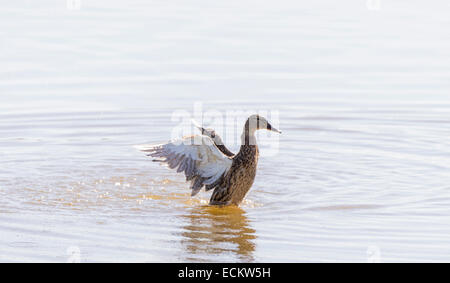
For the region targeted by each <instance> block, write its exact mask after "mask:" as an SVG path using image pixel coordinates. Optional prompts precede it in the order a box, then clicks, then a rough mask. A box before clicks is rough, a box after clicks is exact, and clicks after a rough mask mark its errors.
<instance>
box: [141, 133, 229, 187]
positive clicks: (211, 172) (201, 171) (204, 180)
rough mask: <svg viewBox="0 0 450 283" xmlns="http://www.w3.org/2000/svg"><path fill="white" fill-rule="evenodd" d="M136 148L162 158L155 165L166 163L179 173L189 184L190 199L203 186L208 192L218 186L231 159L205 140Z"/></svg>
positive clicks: (190, 139)
mask: <svg viewBox="0 0 450 283" xmlns="http://www.w3.org/2000/svg"><path fill="white" fill-rule="evenodd" d="M137 148H138V149H139V150H141V151H143V152H146V153H148V154H147V155H148V156H151V157H154V158H161V159H162V160H158V161H161V162H164V163H167V165H168V167H169V168H171V169H176V170H177V172H178V173H181V172H183V173H184V174H185V176H186V181H191V190H192V195H193V196H194V195H196V194H197V193H198V192H199V191H200V190H201V189H202V188H203V187H205V186H206V189H207V190H210V189H212V188H214V187H216V186H218V185H220V183H221V181H222V179H223V176H224V174H226V172H228V170H229V169H230V167H231V164H232V159H231V158H229V157H228V156H226V155H224V154H223V153H222V152H221V151H220V150H219V149H218V148H217V147H216V146H215V145H214V142H213V141H212V140H211V138H209V137H206V136H191V137H185V138H183V139H178V140H173V141H170V142H168V143H166V144H159V145H140V146H137Z"/></svg>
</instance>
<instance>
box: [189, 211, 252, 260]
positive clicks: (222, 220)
mask: <svg viewBox="0 0 450 283" xmlns="http://www.w3.org/2000/svg"><path fill="white" fill-rule="evenodd" d="M245 214H246V213H245V211H244V210H242V209H241V208H239V207H234V206H229V207H215V206H201V207H196V208H193V209H192V210H191V213H190V214H189V215H185V216H184V217H186V218H187V219H188V223H187V225H186V226H184V227H183V230H184V232H182V233H181V236H182V237H183V240H182V245H183V247H184V248H185V254H186V258H185V260H187V261H202V259H203V258H205V259H206V258H209V259H210V258H211V255H217V258H215V260H214V261H227V262H230V261H235V260H236V259H237V260H239V261H244V262H250V261H253V260H254V258H253V253H254V251H255V243H254V240H255V239H256V235H255V232H256V231H255V230H254V229H253V228H251V225H250V222H249V220H248V218H247V217H246V216H245Z"/></svg>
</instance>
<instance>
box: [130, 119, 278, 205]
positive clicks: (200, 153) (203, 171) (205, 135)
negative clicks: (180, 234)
mask: <svg viewBox="0 0 450 283" xmlns="http://www.w3.org/2000/svg"><path fill="white" fill-rule="evenodd" d="M202 129H203V128H202ZM261 129H264V130H269V131H273V132H277V133H281V132H280V131H279V130H277V129H275V128H274V127H272V125H270V123H269V122H268V121H267V120H266V119H265V118H264V117H261V116H259V115H252V116H250V117H249V118H248V119H247V121H246V122H245V126H244V130H243V132H242V135H241V147H240V150H239V152H238V153H237V154H233V153H232V152H231V151H229V150H228V149H227V148H226V147H225V146H224V145H223V142H222V139H221V138H220V137H219V136H218V135H217V134H215V132H214V131H213V130H211V129H209V130H207V129H203V130H202V135H194V136H189V137H184V138H182V139H178V140H173V141H170V142H168V143H166V144H160V145H141V146H139V147H138V148H139V149H140V150H141V151H143V152H146V153H148V156H151V157H153V158H155V159H154V161H159V162H163V163H167V165H168V166H169V168H171V169H176V170H177V172H179V173H181V172H184V174H185V175H186V181H190V182H191V186H190V187H191V190H192V192H191V196H195V195H196V194H197V193H198V192H199V191H200V190H201V189H202V188H203V187H205V190H206V191H209V190H214V191H213V193H212V195H211V199H210V202H209V204H210V205H239V204H240V203H241V201H242V200H243V199H244V198H245V195H246V194H247V192H248V191H249V190H250V188H251V186H252V185H253V181H254V180H255V176H256V169H257V164H258V155H259V153H258V146H257V144H256V137H255V132H256V131H257V130H261ZM221 146H223V147H221Z"/></svg>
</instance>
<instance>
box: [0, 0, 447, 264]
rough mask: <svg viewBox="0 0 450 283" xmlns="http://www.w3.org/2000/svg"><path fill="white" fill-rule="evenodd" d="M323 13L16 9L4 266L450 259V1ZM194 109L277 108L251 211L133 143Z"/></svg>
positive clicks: (273, 5)
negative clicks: (193, 189) (214, 195)
mask: <svg viewBox="0 0 450 283" xmlns="http://www.w3.org/2000/svg"><path fill="white" fill-rule="evenodd" d="M314 2H315V3H308V4H306V3H303V4H299V3H297V1H276V2H273V1H264V2H261V1H227V2H226V3H217V2H214V3H213V2H210V1H200V0H198V1H189V3H187V2H186V1H127V2H126V3H125V2H123V1H110V0H109V1H100V0H98V1H89V2H88V1H81V9H80V10H77V9H68V8H67V5H66V2H65V1H56V0H55V1H39V4H38V3H34V2H32V1H14V3H13V2H5V3H2V7H3V8H2V11H0V19H1V20H0V27H1V28H0V32H1V37H2V40H1V45H0V51H1V52H0V62H1V66H2V67H1V68H0V97H1V103H0V158H1V160H2V166H1V168H0V231H1V232H0V261H2V262H3V261H6V262H23V261H39V262H40V261H43V262H48V261H50V262H66V261H82V262H98V261H114V262H123V261H126V262H129V261H146V262H160V261H164V262H178V261H183V262H184V261H196V262H197V261H200V262H211V261H224V262H280V261H288V262H324V261H326V262H341V261H356V262H366V261H375V262H377V261H382V262H391V261H406V262H409V261H447V262H448V261H450V237H449V236H450V225H449V223H450V209H449V203H450V185H449V183H450V173H449V172H450V171H449V169H450V168H449V167H450V162H449V158H450V140H449V138H448V137H449V134H450V100H449V97H450V92H449V91H450V80H449V75H450V67H449V66H450V54H449V53H448V50H449V49H450V34H449V31H450V22H449V18H448V14H449V12H450V5H449V4H448V1H433V3H423V2H420V1H387V0H384V1H381V6H380V7H379V9H378V8H377V5H375V6H374V5H373V3H375V2H376V1H369V4H370V5H367V2H366V1H347V3H345V4H343V3H336V2H335V1H329V0H322V1H314ZM375 4H376V3H375ZM368 6H369V7H371V9H368ZM196 102H201V103H202V107H203V110H204V111H208V110H212V109H214V110H215V111H218V112H219V113H226V111H227V110H228V111H229V110H230V109H231V110H252V109H253V110H262V111H266V110H277V111H278V113H279V128H280V129H281V130H282V131H283V134H282V135H281V136H280V137H279V139H278V137H275V136H269V137H266V136H262V137H261V138H260V140H259V142H260V145H261V151H262V157H261V159H260V163H259V168H258V174H257V177H256V180H255V184H254V186H253V188H252V189H251V191H250V193H249V195H248V196H247V198H246V200H245V201H244V203H243V204H242V205H241V206H240V207H239V208H236V207H229V208H215V207H209V206H207V205H206V204H207V202H208V199H209V193H204V192H203V193H201V194H200V195H199V196H197V197H195V198H191V197H190V195H189V190H188V185H187V184H186V183H185V182H184V180H183V177H182V176H179V175H177V174H176V173H175V172H172V171H170V170H167V169H166V168H164V167H160V166H158V165H157V164H155V163H153V162H150V161H149V160H148V159H147V158H146V157H145V156H143V155H142V154H141V153H139V152H137V151H136V149H135V148H133V147H132V146H133V145H136V144H141V143H151V142H162V141H166V140H168V139H170V138H171V132H172V129H173V128H174V127H175V126H176V125H177V124H178V122H177V121H174V120H172V115H173V113H174V112H175V111H181V110H182V111H187V112H189V113H192V112H193V111H194V107H195V103H196ZM242 122H243V121H242ZM211 126H214V125H211ZM220 126H222V125H217V127H220ZM274 144H275V145H278V147H275V149H276V148H278V149H276V150H275V154H273V153H274V152H272V154H268V152H269V151H270V150H271V149H273V148H272V147H271V146H272V145H274ZM230 147H231V149H232V150H234V151H236V150H237V149H238V146H237V145H235V144H232V145H231V146H230Z"/></svg>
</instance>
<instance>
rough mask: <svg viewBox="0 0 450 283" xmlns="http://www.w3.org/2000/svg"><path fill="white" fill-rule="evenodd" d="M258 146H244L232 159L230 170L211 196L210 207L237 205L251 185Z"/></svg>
mask: <svg viewBox="0 0 450 283" xmlns="http://www.w3.org/2000/svg"><path fill="white" fill-rule="evenodd" d="M258 155H259V153H258V146H257V145H248V144H244V145H242V146H241V149H240V150H239V153H238V154H236V155H235V156H234V158H233V164H232V165H231V168H230V170H229V171H228V172H227V173H226V174H225V176H224V178H223V182H222V184H220V185H219V186H218V187H217V188H216V189H215V190H214V192H213V194H212V195H211V199H210V201H209V203H210V204H212V205H228V204H233V205H239V203H240V202H241V201H242V200H243V199H244V197H245V195H246V194H247V192H248V191H249V190H250V188H251V187H252V185H253V182H254V180H255V176H256V168H257V165H258Z"/></svg>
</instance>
